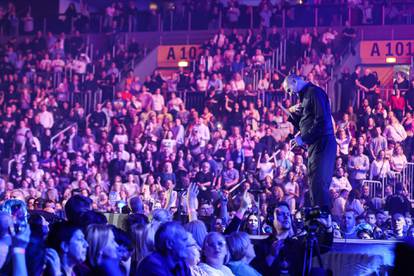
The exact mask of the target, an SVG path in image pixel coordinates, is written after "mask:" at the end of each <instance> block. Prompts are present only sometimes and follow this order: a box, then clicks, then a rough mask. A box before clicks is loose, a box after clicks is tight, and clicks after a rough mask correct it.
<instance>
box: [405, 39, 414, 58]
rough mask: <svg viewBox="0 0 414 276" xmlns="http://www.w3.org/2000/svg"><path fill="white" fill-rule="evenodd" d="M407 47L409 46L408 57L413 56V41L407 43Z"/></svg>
mask: <svg viewBox="0 0 414 276" xmlns="http://www.w3.org/2000/svg"><path fill="white" fill-rule="evenodd" d="M405 46H407V49H408V50H407V55H409V56H411V55H412V54H413V52H412V50H411V41H410V42H407V44H405Z"/></svg>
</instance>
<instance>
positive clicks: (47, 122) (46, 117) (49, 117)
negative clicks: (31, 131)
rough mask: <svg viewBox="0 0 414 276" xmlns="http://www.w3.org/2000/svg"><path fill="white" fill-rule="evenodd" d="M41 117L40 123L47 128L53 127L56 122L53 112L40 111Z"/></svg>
mask: <svg viewBox="0 0 414 276" xmlns="http://www.w3.org/2000/svg"><path fill="white" fill-rule="evenodd" d="M39 118H40V124H41V125H42V126H43V127H44V128H46V129H50V128H52V127H53V124H54V123H55V120H54V119H53V114H52V112H49V111H47V110H46V111H43V112H40V113H39Z"/></svg>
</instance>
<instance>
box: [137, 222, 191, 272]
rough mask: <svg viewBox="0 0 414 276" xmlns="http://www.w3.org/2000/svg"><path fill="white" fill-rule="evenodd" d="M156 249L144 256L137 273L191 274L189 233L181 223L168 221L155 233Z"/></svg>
mask: <svg viewBox="0 0 414 276" xmlns="http://www.w3.org/2000/svg"><path fill="white" fill-rule="evenodd" d="M154 245H155V251H154V252H153V253H151V254H150V255H148V256H147V257H146V258H144V259H143V260H142V261H141V263H140V264H139V266H138V271H137V273H136V275H147V276H161V275H163V276H173V275H179V276H190V275H191V272H190V268H189V267H188V266H187V264H186V263H185V260H186V259H187V258H188V257H189V251H188V248H187V246H188V235H187V233H186V231H185V229H184V227H183V226H181V224H179V223H177V222H166V223H164V224H162V225H161V226H160V227H159V228H158V230H157V232H156V233H155V244H154Z"/></svg>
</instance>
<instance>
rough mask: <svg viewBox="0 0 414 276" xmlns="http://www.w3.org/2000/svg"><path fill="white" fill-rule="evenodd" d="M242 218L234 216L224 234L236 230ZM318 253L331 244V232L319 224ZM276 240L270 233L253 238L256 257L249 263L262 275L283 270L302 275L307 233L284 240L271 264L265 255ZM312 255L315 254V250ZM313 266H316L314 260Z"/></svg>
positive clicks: (268, 253) (274, 273) (317, 234)
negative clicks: (265, 236)
mask: <svg viewBox="0 0 414 276" xmlns="http://www.w3.org/2000/svg"><path fill="white" fill-rule="evenodd" d="M241 224H242V220H240V219H239V218H238V217H236V216H235V217H234V218H233V219H232V220H231V222H230V224H229V226H228V227H227V228H226V231H225V234H230V233H232V232H235V231H238V229H239V228H240V225H241ZM316 237H317V239H318V245H319V249H320V253H321V254H324V253H326V252H328V251H329V250H330V249H331V247H332V244H333V232H330V233H328V232H327V231H324V227H323V226H320V227H319V228H318V231H317V232H316ZM276 242H277V238H276V237H275V235H270V236H268V237H267V238H265V239H261V240H260V239H258V240H253V239H252V243H253V244H254V250H255V253H256V257H255V258H254V259H253V261H252V262H251V263H250V265H251V266H253V267H254V268H255V269H256V270H257V271H258V272H260V273H261V274H262V275H263V276H277V275H280V274H281V273H282V272H283V271H285V272H288V274H289V275H302V269H303V259H304V256H305V251H306V244H307V235H297V236H293V237H288V238H287V239H285V240H284V244H283V247H282V249H281V250H280V251H279V254H278V255H277V256H274V257H275V259H274V261H273V263H272V264H271V265H268V264H267V262H266V257H267V256H269V255H272V247H273V244H274V243H276ZM313 253H314V254H313V256H316V253H315V250H314V251H313ZM313 266H316V267H318V266H319V263H318V262H316V263H314V264H313Z"/></svg>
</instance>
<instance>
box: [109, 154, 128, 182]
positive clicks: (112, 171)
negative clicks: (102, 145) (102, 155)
mask: <svg viewBox="0 0 414 276" xmlns="http://www.w3.org/2000/svg"><path fill="white" fill-rule="evenodd" d="M125 165H126V161H125V160H124V159H122V151H118V152H117V153H116V158H114V159H112V160H111V162H109V167H108V175H109V178H110V179H111V181H112V180H113V179H114V178H115V176H117V175H120V176H122V175H123V173H124V170H125Z"/></svg>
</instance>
